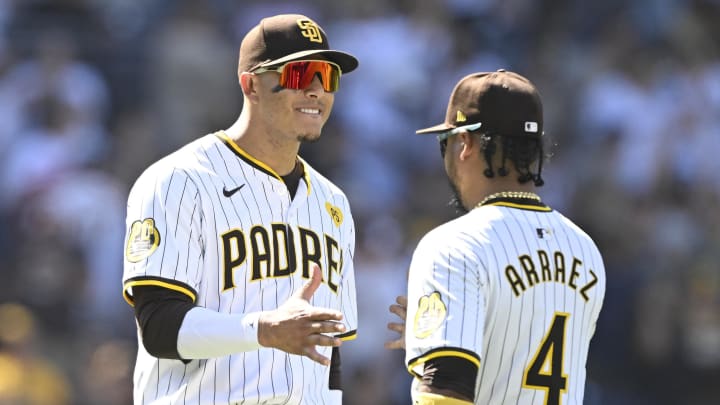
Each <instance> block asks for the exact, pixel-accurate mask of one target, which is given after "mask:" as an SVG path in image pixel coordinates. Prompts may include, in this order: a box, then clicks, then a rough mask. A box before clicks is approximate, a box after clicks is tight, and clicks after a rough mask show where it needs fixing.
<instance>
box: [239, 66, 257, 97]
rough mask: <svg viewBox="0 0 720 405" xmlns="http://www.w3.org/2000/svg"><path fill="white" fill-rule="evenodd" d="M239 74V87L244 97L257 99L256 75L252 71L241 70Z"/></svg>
mask: <svg viewBox="0 0 720 405" xmlns="http://www.w3.org/2000/svg"><path fill="white" fill-rule="evenodd" d="M239 75H240V88H241V89H242V92H243V94H244V95H245V97H247V98H248V99H250V101H255V100H257V80H258V77H257V76H256V75H254V74H252V73H248V72H242V73H240V74H239Z"/></svg>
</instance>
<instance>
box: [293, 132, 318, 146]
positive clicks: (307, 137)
mask: <svg viewBox="0 0 720 405" xmlns="http://www.w3.org/2000/svg"><path fill="white" fill-rule="evenodd" d="M318 139H320V133H319V132H318V133H315V134H307V133H306V134H300V135H298V136H297V140H298V142H305V143H313V142H317V141H318Z"/></svg>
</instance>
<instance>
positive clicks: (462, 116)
mask: <svg viewBox="0 0 720 405" xmlns="http://www.w3.org/2000/svg"><path fill="white" fill-rule="evenodd" d="M455 121H456V122H465V121H467V117H466V116H465V114H463V112H462V111H460V110H458V111H457V117H455Z"/></svg>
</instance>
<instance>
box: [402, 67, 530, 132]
mask: <svg viewBox="0 0 720 405" xmlns="http://www.w3.org/2000/svg"><path fill="white" fill-rule="evenodd" d="M471 124H481V125H480V127H479V128H478V130H479V131H482V132H488V133H492V134H498V135H506V136H518V135H523V136H541V135H542V133H543V112H542V102H541V101H540V94H539V93H538V91H537V89H536V88H535V86H534V85H533V84H532V83H531V82H530V80H528V79H526V78H525V77H523V76H520V75H519V74H517V73H513V72H509V71H507V70H505V69H499V70H497V71H495V72H480V73H473V74H471V75H468V76H465V77H464V78H462V79H461V80H460V81H459V82H458V84H457V85H455V88H454V89H453V91H452V94H451V95H450V102H449V103H448V109H447V113H446V115H445V122H444V123H442V124H439V125H435V126H433V127H430V128H425V129H419V130H417V131H415V132H416V133H418V134H437V133H440V132H445V131H448V130H452V129H454V128H457V127H460V126H465V125H471Z"/></svg>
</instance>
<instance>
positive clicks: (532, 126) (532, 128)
mask: <svg viewBox="0 0 720 405" xmlns="http://www.w3.org/2000/svg"><path fill="white" fill-rule="evenodd" d="M537 131H538V124H537V122H533V121H526V122H525V132H537Z"/></svg>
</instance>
